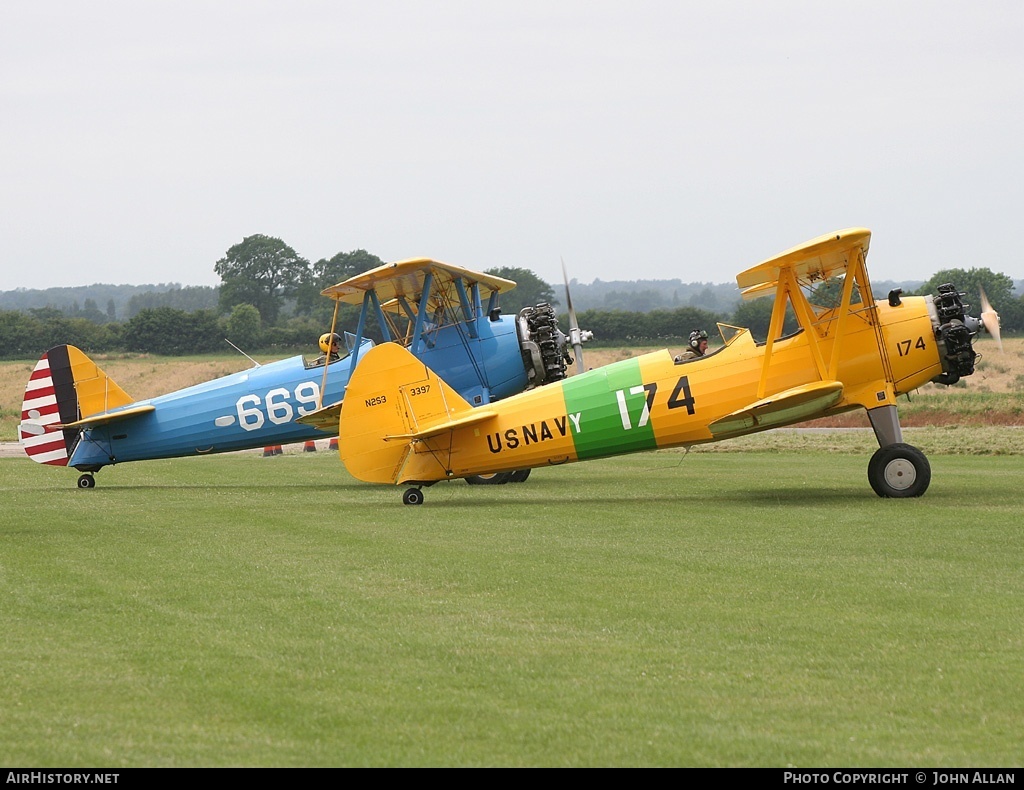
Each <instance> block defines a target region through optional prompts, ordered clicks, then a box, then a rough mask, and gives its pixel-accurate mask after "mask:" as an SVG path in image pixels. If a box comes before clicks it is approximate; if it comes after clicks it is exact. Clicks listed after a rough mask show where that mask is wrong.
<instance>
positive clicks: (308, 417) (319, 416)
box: [295, 401, 342, 436]
mask: <svg viewBox="0 0 1024 790" xmlns="http://www.w3.org/2000/svg"><path fill="white" fill-rule="evenodd" d="M341 405H342V402H341V401H338V402H337V403H332V404H331V405H330V406H323V407H321V408H319V409H317V410H316V411H311V412H310V413H309V414H303V415H302V416H301V417H299V418H297V419H296V420H295V421H296V422H301V423H302V424H303V425H311V426H312V427H314V428H316V429H317V430H320V431H324V432H326V433H329V434H331V435H332V436H337V435H338V421H339V420H340V419H341Z"/></svg>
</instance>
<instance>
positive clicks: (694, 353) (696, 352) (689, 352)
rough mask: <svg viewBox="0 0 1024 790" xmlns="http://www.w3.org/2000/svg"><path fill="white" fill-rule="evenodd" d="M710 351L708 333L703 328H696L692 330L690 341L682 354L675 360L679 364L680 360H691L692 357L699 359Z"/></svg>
mask: <svg viewBox="0 0 1024 790" xmlns="http://www.w3.org/2000/svg"><path fill="white" fill-rule="evenodd" d="M706 353H708V333H707V332H706V331H705V330H703V329H694V330H693V331H692V332H690V343H689V345H688V346H687V348H686V351H684V352H683V353H682V354H680V355H679V356H677V357H676V358H675V360H673V361H674V362H675V363H676V364H677V365H678V364H679V363H680V362H689V361H690V360H691V359H699V358H700V357H702V356H704V355H705V354H706Z"/></svg>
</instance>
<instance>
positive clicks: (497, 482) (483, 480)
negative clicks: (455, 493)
mask: <svg viewBox="0 0 1024 790" xmlns="http://www.w3.org/2000/svg"><path fill="white" fill-rule="evenodd" d="M513 474H515V472H491V473H490V474H489V475H473V476H472V477H467V478H466V482H467V483H469V484H470V485H471V486H502V485H505V483H507V482H508V481H509V480H511V479H512V475H513Z"/></svg>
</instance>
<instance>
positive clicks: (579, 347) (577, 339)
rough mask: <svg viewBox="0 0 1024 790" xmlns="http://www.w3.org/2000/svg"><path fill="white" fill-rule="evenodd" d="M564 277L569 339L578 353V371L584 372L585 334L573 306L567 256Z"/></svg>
mask: <svg viewBox="0 0 1024 790" xmlns="http://www.w3.org/2000/svg"><path fill="white" fill-rule="evenodd" d="M562 279H563V280H565V307H566V309H567V310H568V311H569V340H570V342H572V348H573V353H575V355H576V372H577V373H582V372H583V371H584V370H586V368H584V366H583V336H582V334H581V333H580V325H579V322H578V321H577V320H576V311H575V310H573V308H572V296H571V295H570V293H569V272H568V271H567V270H566V268H565V258H562Z"/></svg>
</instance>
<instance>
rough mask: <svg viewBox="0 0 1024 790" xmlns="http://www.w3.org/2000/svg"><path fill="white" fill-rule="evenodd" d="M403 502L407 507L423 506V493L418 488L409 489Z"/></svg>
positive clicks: (403, 496)
mask: <svg viewBox="0 0 1024 790" xmlns="http://www.w3.org/2000/svg"><path fill="white" fill-rule="evenodd" d="M402 502H404V503H405V504H406V505H422V504H423V492H422V491H421V490H420V489H418V488H407V489H405V493H404V494H402Z"/></svg>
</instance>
